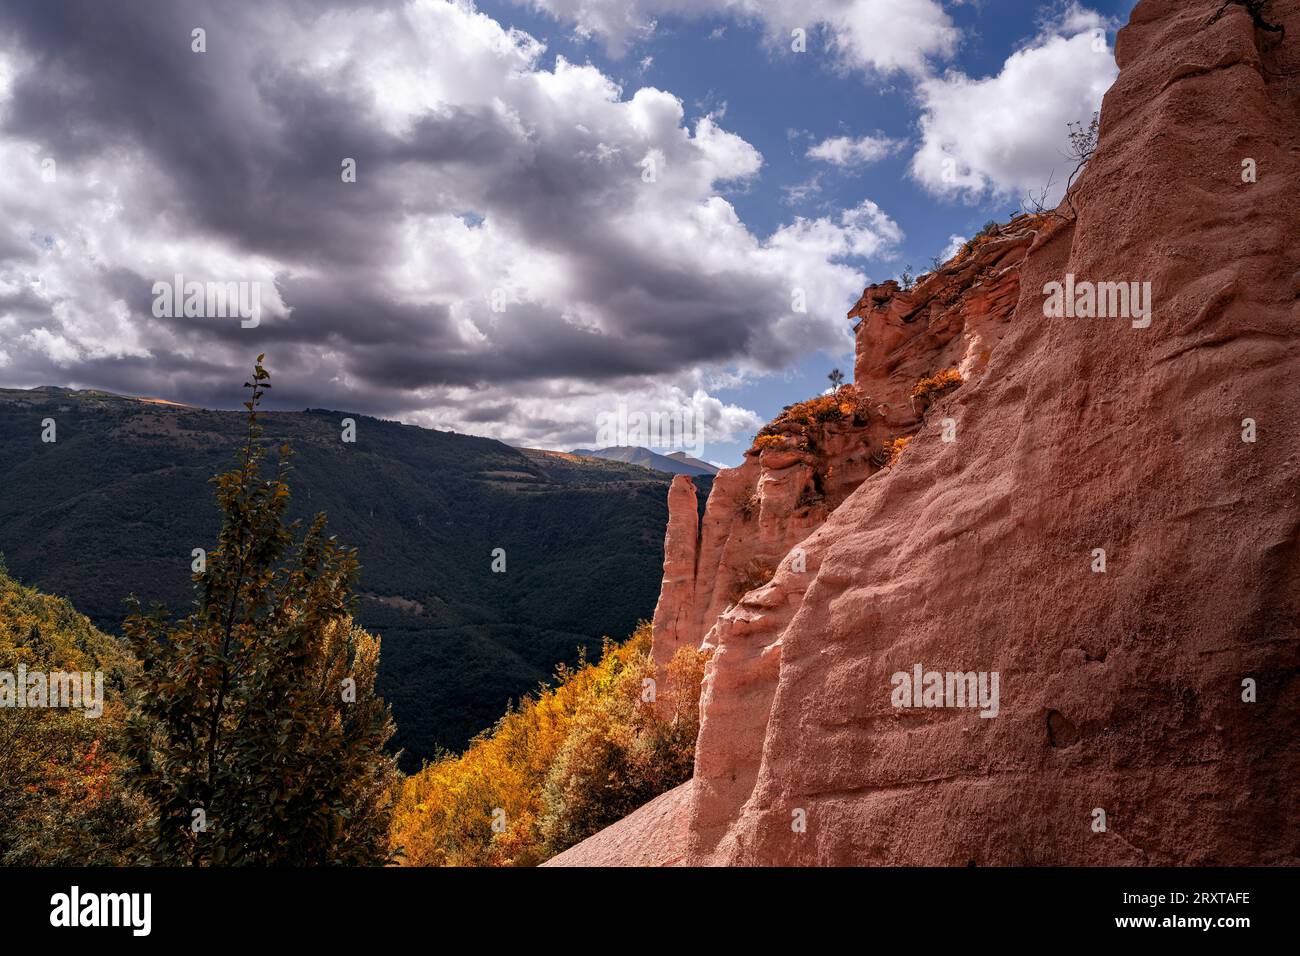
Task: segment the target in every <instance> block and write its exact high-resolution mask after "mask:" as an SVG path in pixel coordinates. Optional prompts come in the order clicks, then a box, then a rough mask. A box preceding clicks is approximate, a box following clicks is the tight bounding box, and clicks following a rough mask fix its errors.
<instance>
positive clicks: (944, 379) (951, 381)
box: [912, 368, 962, 398]
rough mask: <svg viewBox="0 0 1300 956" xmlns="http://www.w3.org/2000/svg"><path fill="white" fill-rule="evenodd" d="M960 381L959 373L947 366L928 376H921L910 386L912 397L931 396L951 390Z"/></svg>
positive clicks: (959, 383)
mask: <svg viewBox="0 0 1300 956" xmlns="http://www.w3.org/2000/svg"><path fill="white" fill-rule="evenodd" d="M961 383H962V377H961V373H960V372H958V371H957V370H956V369H955V368H947V369H944V370H943V371H942V372H939V373H938V374H936V375H931V376H930V377H929V378H923V379H921V380H920V381H919V382H917V383H916V385H915V386H913V388H912V397H913V398H931V397H933V396H935V395H939V394H942V393H944V392H948V391H951V390H952V389H954V388H957V387H958V386H959V385H961Z"/></svg>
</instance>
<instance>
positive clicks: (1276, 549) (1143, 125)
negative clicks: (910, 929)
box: [584, 0, 1300, 865]
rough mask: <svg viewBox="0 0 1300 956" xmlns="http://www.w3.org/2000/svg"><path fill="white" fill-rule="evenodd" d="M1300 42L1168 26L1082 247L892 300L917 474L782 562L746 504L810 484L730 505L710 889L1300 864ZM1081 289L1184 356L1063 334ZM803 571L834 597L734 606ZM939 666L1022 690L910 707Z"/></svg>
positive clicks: (1051, 231)
mask: <svg viewBox="0 0 1300 956" xmlns="http://www.w3.org/2000/svg"><path fill="white" fill-rule="evenodd" d="M1268 9H1269V13H1268V16H1269V18H1270V19H1272V20H1275V21H1280V22H1282V23H1284V24H1285V26H1286V39H1285V40H1284V41H1283V42H1282V43H1281V44H1280V45H1279V44H1278V39H1277V35H1276V34H1273V33H1263V32H1257V31H1256V29H1255V28H1254V25H1253V24H1252V21H1251V17H1250V14H1249V13H1248V12H1247V10H1246V8H1245V7H1244V6H1242V5H1240V4H1234V3H1228V4H1226V5H1225V4H1224V3H1223V0H1141V2H1140V3H1139V4H1138V5H1137V7H1136V8H1135V10H1134V11H1133V15H1132V19H1131V22H1130V24H1129V25H1128V26H1127V27H1126V28H1125V29H1124V30H1123V31H1121V33H1120V35H1119V39H1118V41H1117V49H1116V57H1117V60H1118V62H1119V65H1120V68H1121V71H1120V75H1119V79H1118V80H1117V82H1116V84H1115V85H1114V87H1113V88H1112V89H1111V90H1110V92H1109V93H1108V94H1107V96H1106V99H1105V103H1104V106H1103V109H1102V113H1101V140H1100V146H1099V149H1098V151H1097V154H1096V156H1095V158H1094V159H1093V160H1092V162H1091V163H1090V164H1089V165H1088V167H1087V168H1086V170H1085V172H1084V174H1083V177H1082V179H1081V181H1080V183H1079V186H1078V188H1077V190H1076V191H1075V192H1074V194H1073V206H1074V208H1075V209H1076V210H1077V219H1074V218H1070V217H1067V218H1066V219H1059V218H1050V219H1043V220H1020V221H1017V222H1013V223H1012V226H1011V229H1010V232H1011V235H1009V236H1006V237H1000V238H994V239H991V240H987V241H986V242H985V244H984V245H982V246H981V247H980V248H979V249H978V250H976V252H975V253H974V255H973V256H971V257H970V259H969V261H966V260H962V261H958V262H956V263H953V264H950V265H949V266H947V267H945V268H944V269H942V270H940V272H939V274H938V275H936V276H932V277H929V278H928V279H926V280H925V281H924V282H922V283H921V284H920V286H918V288H916V289H913V290H908V291H906V292H903V291H901V290H899V289H897V288H896V287H894V286H892V284H886V285H885V286H881V287H876V288H873V289H868V290H867V292H866V294H865V295H864V297H863V300H862V302H860V303H859V305H858V307H857V308H856V309H855V310H854V315H855V316H857V317H859V318H861V320H862V321H861V322H860V324H859V326H858V336H859V338H858V362H857V373H856V377H857V386H858V388H859V390H860V393H861V394H862V395H864V396H870V397H871V401H870V403H869V406H870V408H871V409H872V410H873V411H872V413H871V414H870V415H869V422H868V424H867V425H866V426H864V427H865V428H866V429H867V430H868V432H869V441H870V440H872V437H871V436H875V438H874V440H880V439H879V436H883V435H884V434H889V433H893V434H898V433H904V432H907V431H908V430H911V431H913V432H914V433H915V435H914V438H913V440H912V441H911V443H910V444H909V445H908V447H907V450H906V451H905V452H904V453H903V455H902V456H901V458H899V459H898V462H897V464H895V465H894V466H893V467H889V468H884V469H882V470H879V471H874V472H873V473H872V474H871V475H870V477H868V478H866V479H865V480H863V481H861V482H860V484H859V486H858V487H857V488H856V490H855V491H853V492H852V493H851V494H849V495H848V496H847V497H846V499H845V500H844V501H843V502H842V503H839V504H838V507H834V508H833V510H832V511H831V512H830V514H829V516H828V517H826V518H825V520H824V521H815V520H811V519H805V518H803V517H801V516H800V514H799V512H798V510H797V509H792V510H785V511H780V512H778V511H777V510H776V509H775V507H774V508H773V510H772V514H773V519H774V520H772V521H770V522H769V523H768V525H766V526H764V525H763V524H762V523H760V524H759V525H758V527H757V528H756V529H755V531H754V532H748V531H747V530H743V529H744V525H743V524H742V522H743V521H744V520H745V519H744V516H743V513H742V511H741V503H742V501H745V500H747V499H746V497H745V496H746V495H747V494H752V493H753V490H754V489H756V488H762V487H763V486H762V485H761V482H763V481H764V480H765V479H766V480H769V481H776V482H778V483H779V482H780V481H781V480H782V476H781V472H782V471H783V470H787V469H788V468H793V467H796V466H795V465H789V466H787V469H770V473H769V470H765V467H764V465H763V462H762V455H759V456H751V457H749V458H747V460H746V462H745V464H744V465H743V466H742V467H741V468H739V469H734V470H732V471H731V472H724V473H723V474H722V475H720V476H719V478H718V481H717V483H716V484H715V491H714V493H713V495H712V496H711V498H710V501H709V505H708V509H707V511H706V517H705V521H704V529H703V536H702V539H701V542H700V547H699V550H698V558H697V571H696V575H695V579H694V585H693V592H692V594H691V597H690V600H689V602H687V603H689V605H690V608H691V610H690V611H689V612H687V613H685V614H680V615H676V619H677V620H678V621H681V622H686V623H685V624H683V625H681V626H682V628H684V629H682V630H679V631H678V632H677V633H678V634H679V639H690V640H694V639H695V638H694V635H695V634H696V633H697V632H703V633H702V634H701V637H702V638H703V639H704V640H705V641H706V643H708V644H710V645H712V646H713V647H714V649H715V651H714V655H713V658H712V660H711V662H710V664H709V667H708V671H707V673H706V677H705V682H704V688H703V693H702V699H701V713H702V726H701V730H700V737H699V742H698V748H697V756H696V773H695V779H694V781H693V784H692V787H691V788H690V805H689V809H688V810H686V811H684V812H685V815H686V817H687V822H688V824H689V828H688V830H687V838H686V839H687V853H686V859H687V862H690V863H696V864H742V865H747V864H846V863H852V864H867V863H880V864H949V865H956V864H966V863H968V862H974V863H978V864H981V865H983V864H1175V865H1198V864H1261V863H1292V864H1294V863H1296V862H1300V846H1298V845H1297V837H1298V834H1300V817H1298V812H1297V804H1296V801H1295V785H1296V781H1297V780H1298V779H1300V748H1297V746H1296V742H1297V740H1300V706H1298V704H1297V701H1300V694H1298V693H1297V692H1298V691H1300V681H1298V680H1297V674H1298V673H1300V502H1298V501H1297V495H1298V494H1300V483H1298V482H1297V478H1298V477H1300V430H1297V428H1296V414H1297V410H1298V409H1300V331H1298V329H1300V326H1298V325H1297V320H1300V302H1298V301H1297V296H1298V295H1300V287H1298V286H1297V278H1296V276H1297V270H1298V269H1300V247H1298V246H1297V244H1296V242H1295V237H1296V236H1297V235H1300V196H1297V194H1296V191H1295V188H1294V187H1295V184H1296V183H1297V182H1300V119H1298V116H1300V113H1298V112H1297V110H1298V108H1300V92H1298V89H1297V81H1296V80H1295V79H1288V78H1286V76H1284V75H1283V74H1288V73H1295V72H1296V71H1300V3H1297V2H1296V0H1290V2H1283V0H1274V2H1273V3H1272V4H1271V5H1270V7H1269V8H1268ZM1216 13H1218V14H1219V15H1218V16H1217V17H1216V16H1215V15H1216ZM1248 159H1249V160H1253V162H1254V165H1255V168H1257V170H1258V181H1257V182H1247V181H1244V180H1243V176H1242V171H1243V161H1244V160H1248ZM1062 212H1063V213H1064V212H1066V209H1065V208H1064V207H1063V209H1062ZM1067 275H1070V276H1074V277H1076V278H1077V280H1078V281H1080V282H1085V281H1088V282H1139V283H1144V282H1149V283H1151V287H1150V288H1151V291H1152V302H1153V305H1154V308H1153V313H1152V321H1151V322H1150V324H1149V326H1147V327H1141V326H1142V323H1141V322H1140V321H1138V322H1136V323H1135V322H1134V321H1130V320H1129V318H1069V317H1053V318H1049V317H1046V315H1045V311H1044V301H1045V297H1046V295H1045V294H1046V292H1047V290H1048V289H1049V288H1050V287H1049V283H1053V282H1065V281H1066V276H1067ZM963 277H964V278H963ZM948 366H955V367H957V368H958V369H959V370H960V371H961V372H962V375H963V377H964V379H965V381H964V384H963V385H962V386H961V387H960V388H959V389H957V390H956V391H955V392H953V393H951V394H950V395H947V396H945V397H943V398H941V399H940V400H939V403H938V405H937V406H936V407H934V408H932V409H929V410H925V409H919V411H923V412H924V415H923V416H921V417H918V416H917V414H916V411H914V410H913V409H912V408H911V405H910V401H909V396H908V395H907V394H906V390H907V387H908V386H909V384H910V383H914V382H915V381H916V379H917V378H918V377H920V376H922V375H931V374H933V373H934V372H935V371H936V370H937V369H939V368H942V367H948ZM945 419H947V420H949V422H950V424H951V425H953V426H954V427H955V431H954V433H953V436H952V437H953V440H952V441H945V440H943V439H944V434H943V422H944V420H945ZM1247 419H1249V420H1251V422H1253V427H1254V428H1255V429H1257V434H1256V436H1255V440H1254V441H1244V440H1243V434H1248V433H1249V432H1248V429H1249V427H1250V426H1248V425H1246V424H1244V422H1245V420H1247ZM872 429H874V431H872ZM764 454H766V453H764ZM780 460H781V461H782V462H784V460H785V459H780ZM800 467H806V466H804V465H801V466H800ZM791 477H793V476H791ZM786 480H787V481H788V480H789V479H786ZM792 483H793V482H792ZM775 490H776V489H775V488H774V489H773V491H774V492H775ZM771 498H772V501H773V502H774V504H775V502H777V501H780V502H789V501H790V500H791V492H790V490H789V489H788V488H787V489H785V490H784V491H782V493H781V494H780V495H777V494H775V493H774V494H772V496H771ZM765 500H766V498H765V497H764V494H763V493H760V504H761V503H763V502H764V501H765ZM795 543H797V544H798V545H799V547H800V548H802V549H803V551H804V553H805V555H806V566H805V567H804V569H803V570H797V569H796V568H795V567H794V566H793V562H792V561H791V560H790V558H789V557H787V558H786V559H785V560H783V561H782V563H781V564H780V567H779V568H778V570H777V572H776V574H775V576H774V577H773V578H772V580H771V581H770V582H768V583H767V584H765V585H763V586H762V587H759V588H757V589H754V590H751V591H749V592H748V593H746V594H744V595H743V596H742V597H741V598H740V600H739V601H738V602H734V603H733V602H732V601H731V600H729V599H727V598H726V597H725V596H723V590H724V589H725V587H726V585H727V583H728V579H729V576H730V574H732V573H733V572H734V570H735V568H737V567H738V566H739V562H740V560H741V558H742V556H743V555H745V554H747V553H769V552H767V551H766V549H769V548H770V549H774V550H775V549H779V548H780V547H781V546H782V545H784V546H785V548H786V550H787V551H788V549H789V547H790V546H792V545H793V544H795ZM1096 549H1104V552H1105V565H1104V568H1105V569H1104V571H1100V570H1098V569H1097V568H1098V563H1097V556H1096V554H1097V552H1096ZM783 553H784V552H783ZM917 663H920V664H922V665H923V666H924V668H925V669H927V670H938V671H961V672H984V673H990V674H991V673H997V674H998V675H1000V689H1001V698H1000V708H999V711H998V714H997V716H996V717H991V718H983V717H981V716H979V714H978V713H976V711H975V710H974V709H970V708H952V707H938V708H901V707H897V706H894V705H893V701H894V698H893V697H892V694H893V690H894V681H893V680H892V678H893V675H894V674H896V673H899V672H901V673H904V674H907V673H910V672H911V671H912V669H913V667H914V665H916V664H917ZM1247 681H1253V682H1254V685H1255V694H1256V700H1255V701H1254V702H1248V701H1246V700H1244V699H1243V694H1244V691H1243V682H1247ZM1100 811H1104V829H1101V828H1100V824H1101V819H1102V818H1101V816H1100ZM673 819H674V820H675V821H676V823H675V824H674V825H676V824H677V823H680V817H673ZM663 832H664V839H665V841H669V842H670V841H671V840H673V839H680V836H679V835H678V834H677V833H676V831H671V830H670V829H666V830H664V831H663ZM603 837H604V834H597V835H596V836H595V837H593V838H592V841H595V842H594V843H593V845H592V846H590V847H587V849H586V850H585V851H584V852H587V853H593V852H595V847H596V846H599V845H600V841H601V840H602V838H603ZM642 838H643V839H648V837H647V836H646V835H645V834H642ZM592 841H589V842H592ZM584 846H585V844H584Z"/></svg>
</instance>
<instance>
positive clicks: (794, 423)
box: [754, 385, 867, 450]
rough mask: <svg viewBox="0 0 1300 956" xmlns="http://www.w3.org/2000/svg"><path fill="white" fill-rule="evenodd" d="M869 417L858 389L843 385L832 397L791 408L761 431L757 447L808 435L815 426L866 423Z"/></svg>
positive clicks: (814, 399)
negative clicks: (777, 439)
mask: <svg viewBox="0 0 1300 956" xmlns="http://www.w3.org/2000/svg"><path fill="white" fill-rule="evenodd" d="M866 417H867V406H866V400H865V398H864V397H863V396H862V394H861V392H859V391H858V388H857V386H856V385H841V386H840V387H839V388H837V389H836V390H835V391H833V392H831V393H830V394H829V395H818V396H817V397H816V398H810V399H808V400H807V401H803V402H796V403H795V404H793V405H787V406H786V407H785V408H783V409H782V410H781V414H780V415H778V416H776V418H774V419H773V420H772V421H771V422H769V423H768V424H766V425H764V426H763V427H762V428H760V429H759V431H758V437H757V438H755V439H754V447H755V448H758V449H759V450H762V449H763V448H766V447H768V445H767V444H764V442H765V441H770V440H771V438H772V437H774V436H780V435H790V434H793V435H804V436H806V435H807V433H808V429H809V428H810V427H811V426H815V425H822V424H825V423H827V422H839V421H850V420H854V419H856V420H860V421H865V419H866ZM771 444H775V442H771Z"/></svg>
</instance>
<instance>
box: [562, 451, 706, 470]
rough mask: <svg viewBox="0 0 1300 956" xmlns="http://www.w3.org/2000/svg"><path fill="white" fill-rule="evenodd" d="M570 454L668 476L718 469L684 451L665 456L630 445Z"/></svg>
mask: <svg viewBox="0 0 1300 956" xmlns="http://www.w3.org/2000/svg"><path fill="white" fill-rule="evenodd" d="M571 454H574V455H578V456H581V457H583V458H604V459H605V460H607V461H621V462H626V463H627V464H630V465H640V466H641V467H643V468H651V469H653V470H655V471H662V472H664V473H665V474H669V475H692V476H695V475H716V474H717V473H718V467H717V466H716V465H710V464H709V463H708V462H707V461H701V460H700V459H698V458H692V457H691V456H690V455H688V454H686V452H684V451H675V452H671V453H669V454H667V455H661V454H659V453H658V452H654V451H651V450H650V449H649V448H641V447H637V446H630V445H619V446H614V447H611V448H596V449H591V448H575V449H573V451H572V452H571Z"/></svg>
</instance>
